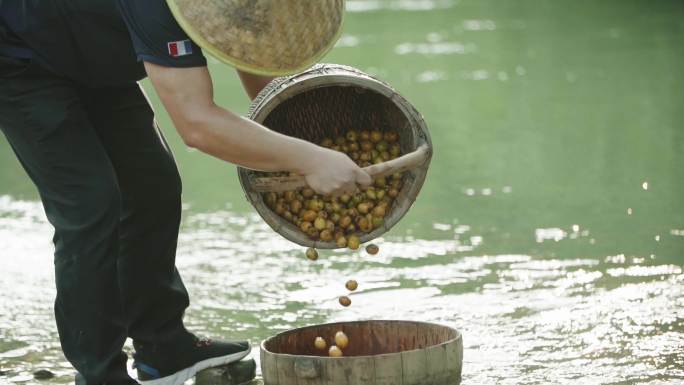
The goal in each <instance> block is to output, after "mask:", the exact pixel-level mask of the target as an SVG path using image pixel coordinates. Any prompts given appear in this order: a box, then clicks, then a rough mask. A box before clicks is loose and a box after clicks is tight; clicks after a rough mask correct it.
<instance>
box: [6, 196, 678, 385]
mask: <svg viewBox="0 0 684 385" xmlns="http://www.w3.org/2000/svg"><path fill="white" fill-rule="evenodd" d="M435 227H436V228H439V229H441V231H443V234H444V235H445V236H446V238H445V239H442V240H439V239H432V240H426V239H415V240H413V241H412V242H410V243H407V242H405V241H403V240H401V239H398V240H397V239H395V238H393V239H392V240H391V241H390V240H382V239H380V240H378V242H377V243H378V244H379V245H380V249H381V251H380V253H379V254H378V255H376V256H368V255H367V254H365V252H363V251H359V252H323V253H322V257H321V259H320V260H319V261H317V262H315V263H311V262H309V261H307V260H306V259H305V258H304V257H303V250H302V248H301V247H298V246H296V245H293V244H292V243H290V242H288V241H286V240H284V239H282V238H281V237H280V236H278V235H276V234H274V233H273V232H272V231H270V230H269V229H268V228H267V226H266V225H265V224H263V223H262V222H261V221H260V220H259V219H258V217H257V216H256V215H255V214H254V215H247V216H244V215H237V214H235V213H233V212H229V211H218V212H211V213H195V214H188V215H187V218H186V219H185V220H184V223H183V231H182V235H181V238H180V240H179V258H178V266H179V269H180V270H181V272H182V274H183V276H184V279H185V281H186V284H187V286H188V289H189V291H190V293H191V297H192V305H191V308H190V309H189V312H188V316H187V323H188V325H189V327H191V328H192V329H193V330H196V331H199V332H201V333H208V334H212V335H217V334H220V335H224V336H226V337H235V338H250V339H251V340H252V341H253V342H254V343H256V342H258V341H259V340H261V339H263V338H265V337H267V336H269V335H272V334H273V333H276V332H278V331H281V330H284V329H288V328H292V327H298V326H303V325H306V324H312V323H321V322H328V321H340V320H355V319H378V318H388V317H390V318H396V319H413V320H423V321H431V322H440V323H444V324H447V325H451V326H454V327H456V328H458V329H460V330H461V331H462V332H463V334H464V343H465V352H466V353H465V369H464V377H465V379H466V380H467V382H468V383H475V384H479V383H493V382H498V383H531V382H535V381H542V382H544V379H553V381H554V382H557V383H570V382H573V379H576V378H579V377H582V378H583V381H582V382H583V383H592V381H594V382H603V383H606V382H611V381H620V380H621V379H624V378H641V379H649V378H651V379H656V378H668V376H672V377H671V378H676V377H677V376H680V377H681V376H684V370H683V369H682V367H683V365H684V334H683V333H682V332H684V300H683V299H682V298H684V290H683V289H682V287H684V274H683V273H682V268H681V267H678V266H674V265H657V264H655V265H645V264H642V263H636V262H635V260H634V259H627V258H617V257H614V256H613V257H606V258H604V259H605V260H603V259H601V260H599V259H582V258H576V259H553V258H539V257H532V256H528V255H477V248H478V246H476V245H463V244H461V242H460V241H459V240H457V239H453V238H452V234H455V233H456V234H457V233H459V232H461V233H468V232H469V231H470V230H469V227H468V226H467V225H459V226H457V227H455V228H452V226H451V225H446V224H439V223H435ZM51 231H52V230H51V228H50V227H49V226H48V224H47V223H46V222H45V219H44V216H43V214H42V209H41V207H40V205H39V204H38V203H36V202H25V201H16V200H12V199H11V198H8V197H2V198H0V241H2V245H3V251H2V255H3V258H0V268H1V270H2V271H3V274H2V275H0V291H2V293H3V301H2V302H1V303H0V338H1V341H2V342H1V343H0V366H1V367H2V368H3V370H9V371H10V372H11V374H10V375H9V376H8V378H10V379H11V380H12V381H13V382H22V381H26V380H30V379H31V377H30V373H31V372H32V371H34V370H36V369H37V368H49V369H50V370H53V371H54V372H55V373H57V374H58V375H59V376H60V377H59V380H60V381H62V382H67V381H68V380H69V379H70V376H71V370H70V369H69V367H68V363H66V362H65V361H64V359H63V358H62V357H61V353H60V351H59V345H58V340H57V335H56V333H55V327H54V320H53V316H52V309H51V306H52V297H53V295H54V289H53V284H54V283H53V278H52V270H51V269H52V266H51V263H50V262H51V256H50V253H51V249H52V246H51V244H50V243H49V239H50V235H51ZM472 237H476V235H472V234H471V238H472ZM639 262H643V261H639ZM27 266H30V268H29V267H27ZM349 278H354V279H356V280H357V281H359V284H360V286H359V289H358V290H357V291H356V292H354V293H353V294H352V295H351V298H352V301H353V304H352V306H351V307H349V308H345V309H342V308H340V306H339V305H338V304H337V296H339V295H342V294H347V292H346V290H345V289H344V286H343V285H344V282H345V281H346V280H347V279H349ZM617 278H629V279H628V280H627V281H618V280H617ZM256 358H257V359H258V357H256ZM618 367H619V368H620V369H619V370H618V369H616V368H618ZM592 372H596V373H598V372H600V373H601V376H600V379H599V377H596V379H593V380H592V378H591V377H589V378H588V379H587V377H586V376H587V373H592ZM27 376H28V377H27ZM511 378H515V379H516V381H515V382H512V381H510V379H511ZM585 380H586V381H588V382H585ZM29 382H30V381H29Z"/></svg>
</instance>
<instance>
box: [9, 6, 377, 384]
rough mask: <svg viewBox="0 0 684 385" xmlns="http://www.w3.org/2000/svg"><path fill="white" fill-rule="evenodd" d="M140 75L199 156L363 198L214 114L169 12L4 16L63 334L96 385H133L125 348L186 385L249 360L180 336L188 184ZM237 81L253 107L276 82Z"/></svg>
mask: <svg viewBox="0 0 684 385" xmlns="http://www.w3.org/2000/svg"><path fill="white" fill-rule="evenodd" d="M216 1H220V0H216ZM222 1H224V2H229V0H222ZM279 1H281V0H279ZM275 2H276V0H274V3H275ZM186 3H187V1H186ZM198 3H199V2H198ZM201 3H207V1H203V2H201ZM243 3H244V2H243ZM261 3H262V4H264V3H265V2H264V1H263V0H262V1H261ZM266 3H267V2H266ZM323 3H325V2H324V1H321V2H320V4H323ZM336 3H339V0H336ZM279 4H280V3H279ZM309 4H310V5H309V7H313V5H312V4H316V6H318V5H319V2H316V3H309ZM242 16H244V15H241V17H242ZM244 20H247V19H244ZM337 27H339V26H337ZM312 38H315V36H314V37H312ZM327 46H328V47H329V46H330V44H327ZM238 59H239V58H238ZM262 73H263V71H262ZM145 75H147V76H148V77H149V78H150V80H151V82H152V85H153V86H154V89H155V90H156V92H157V94H158V95H159V98H160V99H161V101H162V103H163V104H164V106H165V108H166V110H167V111H168V113H169V115H170V116H171V118H172V120H173V123H174V125H175V127H176V129H177V131H178V133H179V134H180V136H181V137H182V139H183V141H184V142H185V143H186V144H187V145H188V146H190V147H194V148H197V149H199V150H200V151H202V152H205V153H207V154H210V155H213V156H215V157H218V158H220V159H223V160H225V161H228V162H231V163H235V164H238V165H241V166H243V167H248V168H252V169H258V170H264V171H283V170H284V171H291V172H296V173H299V174H302V175H304V176H305V177H306V180H307V182H308V184H309V185H310V186H311V187H312V188H313V189H314V190H316V191H318V192H320V193H334V194H339V193H342V192H348V191H352V190H354V189H355V188H356V186H357V184H360V185H368V184H369V183H370V177H369V176H368V175H367V174H366V173H365V172H364V171H363V170H361V169H360V168H359V167H357V166H356V165H355V164H354V162H352V161H351V160H350V159H349V158H347V157H346V156H345V155H343V154H341V153H338V152H334V151H331V150H328V149H325V148H322V147H318V146H316V145H313V144H311V143H309V142H306V141H302V140H299V139H295V138H292V137H287V136H283V135H280V134H278V133H275V132H273V131H270V130H268V129H267V128H265V127H263V126H261V125H259V124H257V123H254V122H252V121H249V120H247V119H244V118H242V117H240V116H238V115H236V114H234V113H232V112H230V111H228V110H226V109H223V108H221V107H219V106H217V105H216V104H214V101H213V93H212V91H213V90H212V82H211V77H210V75H209V72H208V70H207V67H206V61H205V59H204V57H203V55H202V53H201V50H200V47H199V46H197V45H196V44H195V42H193V41H191V40H190V39H189V37H188V36H187V35H186V32H184V30H183V29H181V27H179V25H178V24H177V22H176V20H175V19H174V17H173V15H172V13H171V12H170V10H169V8H168V6H167V4H166V3H165V2H164V1H163V0H50V1H45V0H0V130H2V132H3V133H4V135H5V136H6V138H7V140H8V142H9V143H10V145H11V147H12V149H13V150H14V152H15V153H16V155H17V158H18V159H19V161H20V162H21V164H22V166H23V167H24V169H25V170H26V172H27V174H28V175H29V177H30V178H31V179H32V180H33V182H34V183H35V185H36V187H37V189H38V192H39V194H40V197H41V199H42V202H43V206H44V208H45V212H46V215H47V217H48V219H49V221H50V222H51V223H52V224H53V226H54V228H55V234H54V244H55V257H54V264H55V273H56V285H57V298H56V300H55V316H56V320H57V327H58V331H59V336H60V341H61V345H62V349H63V351H64V354H65V356H66V357H67V359H68V360H69V361H70V362H71V363H72V364H73V365H74V367H75V368H76V369H77V371H78V372H79V373H80V375H81V376H82V377H83V378H85V381H86V382H87V383H88V384H109V385H112V384H131V383H136V382H135V381H134V380H133V379H131V378H130V377H129V376H128V374H127V370H126V360H127V357H126V355H125V354H124V353H123V352H122V350H121V348H122V346H123V344H124V342H125V340H126V338H127V337H130V338H132V339H133V345H134V348H135V351H136V354H135V362H134V367H136V368H137V369H138V378H139V379H140V380H142V381H143V382H149V383H150V384H162V383H174V384H179V383H182V382H183V381H185V380H186V379H187V378H189V377H191V376H192V375H194V373H195V372H196V371H197V370H200V369H202V368H206V367H209V366H214V365H220V364H225V363H229V362H232V361H235V360H239V359H241V358H242V357H244V356H245V355H247V354H248V352H249V350H250V347H249V345H248V343H247V342H230V341H218V340H214V341H212V340H208V339H200V338H197V337H196V336H195V335H193V334H192V333H190V332H189V331H187V330H186V329H185V327H184V325H183V321H182V317H183V313H184V310H185V309H186V307H187V306H188V304H189V299H188V294H187V292H186V290H185V287H184V285H183V282H182V281H181V278H180V276H179V274H178V271H177V270H176V268H175V251H176V240H177V236H178V226H179V222H180V211H181V208H180V194H181V182H180V177H179V174H178V171H177V169H176V165H175V162H174V160H173V158H172V155H171V153H170V151H169V148H168V146H167V145H166V142H165V141H164V138H163V137H162V135H161V133H160V132H159V130H158V129H157V128H156V127H155V124H154V114H153V111H152V109H151V108H150V106H149V104H148V102H147V100H146V98H145V96H144V94H143V93H142V91H141V89H140V88H139V86H138V85H137V83H136V81H138V80H140V79H142V78H143V77H145ZM239 76H240V78H241V80H242V83H243V85H244V88H245V90H246V91H247V93H248V95H249V96H250V97H251V98H254V97H255V95H256V94H257V93H258V92H259V90H260V89H261V88H263V87H264V85H265V84H266V83H267V82H268V81H269V80H270V78H269V77H263V76H256V75H252V74H250V73H248V72H244V71H239ZM311 159H315V161H313V162H312V161H311Z"/></svg>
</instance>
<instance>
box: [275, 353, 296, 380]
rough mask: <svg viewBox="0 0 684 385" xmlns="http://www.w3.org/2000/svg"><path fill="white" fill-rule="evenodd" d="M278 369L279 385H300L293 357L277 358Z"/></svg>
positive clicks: (283, 356)
mask: <svg viewBox="0 0 684 385" xmlns="http://www.w3.org/2000/svg"><path fill="white" fill-rule="evenodd" d="M276 367H277V368H278V384H279V385H298V384H297V375H295V371H294V358H293V357H292V356H287V355H281V356H278V357H277V358H276Z"/></svg>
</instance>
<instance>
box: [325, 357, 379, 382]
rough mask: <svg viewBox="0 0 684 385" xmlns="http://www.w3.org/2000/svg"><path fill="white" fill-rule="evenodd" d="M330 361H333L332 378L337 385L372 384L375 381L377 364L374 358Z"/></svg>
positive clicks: (350, 358)
mask: <svg viewBox="0 0 684 385" xmlns="http://www.w3.org/2000/svg"><path fill="white" fill-rule="evenodd" d="M329 361H331V365H330V368H331V370H332V376H331V377H332V379H333V383H334V384H335V385H361V384H371V383H372V381H373V380H374V379H373V376H374V374H375V364H374V362H373V358H372V357H349V358H347V359H340V358H336V359H331V360H329ZM350 368H354V370H350Z"/></svg>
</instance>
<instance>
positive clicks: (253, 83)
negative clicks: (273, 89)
mask: <svg viewBox="0 0 684 385" xmlns="http://www.w3.org/2000/svg"><path fill="white" fill-rule="evenodd" d="M237 73H238V75H239V76H240V81H242V87H243V88H244V89H245V92H247V96H249V98H250V99H251V100H254V98H256V97H257V95H259V92H261V90H262V89H263V88H264V87H266V85H267V84H268V83H269V82H270V81H271V80H273V78H272V77H267V76H259V75H254V74H250V73H247V72H242V71H239V70H238V71H237Z"/></svg>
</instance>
